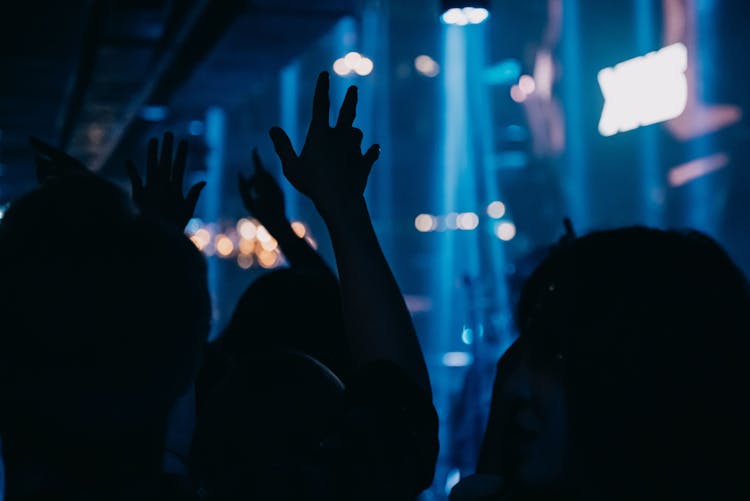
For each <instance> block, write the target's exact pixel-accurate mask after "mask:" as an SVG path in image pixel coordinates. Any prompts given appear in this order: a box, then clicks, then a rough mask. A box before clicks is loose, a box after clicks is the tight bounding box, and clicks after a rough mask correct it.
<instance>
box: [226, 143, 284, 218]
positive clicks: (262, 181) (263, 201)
mask: <svg viewBox="0 0 750 501" xmlns="http://www.w3.org/2000/svg"><path fill="white" fill-rule="evenodd" d="M253 166H254V171H253V173H252V175H251V176H250V177H245V176H243V175H242V173H241V172H240V173H239V174H238V175H237V177H238V184H239V188H240V195H241V196H242V202H243V204H244V205H245V208H246V209H247V210H248V212H249V213H250V214H251V215H253V216H255V217H256V218H258V220H259V221H260V222H261V223H262V224H263V225H264V226H266V227H271V228H279V227H280V225H284V224H287V217H286V208H285V206H284V192H283V191H282V189H281V186H279V183H277V182H276V179H274V177H273V176H272V175H271V174H270V173H269V172H268V171H267V170H266V168H265V167H264V166H263V162H261V160H260V155H258V150H256V149H253Z"/></svg>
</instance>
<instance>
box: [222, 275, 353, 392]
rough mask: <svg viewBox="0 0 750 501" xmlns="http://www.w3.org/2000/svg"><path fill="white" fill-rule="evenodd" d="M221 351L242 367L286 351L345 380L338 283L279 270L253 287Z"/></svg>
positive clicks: (241, 303)
mask: <svg viewBox="0 0 750 501" xmlns="http://www.w3.org/2000/svg"><path fill="white" fill-rule="evenodd" d="M218 345H219V346H220V348H221V350H222V351H224V352H226V353H229V354H231V355H232V356H233V357H236V358H237V359H238V360H240V361H241V360H242V359H245V358H248V357H255V355H256V354H257V353H260V352H263V351H265V350H268V349H286V350H291V351H298V352H302V353H306V354H308V355H310V356H312V357H314V358H316V359H317V360H319V361H321V362H322V363H323V364H325V365H326V366H327V367H329V368H330V369H331V370H333V372H334V373H336V375H338V376H339V377H341V378H342V379H344V380H346V378H347V376H348V375H349V372H350V371H351V356H350V355H349V350H348V347H347V342H346V337H345V332H344V323H343V313H342V310H341V299H340V295H339V287H338V283H337V282H336V280H335V279H334V278H333V277H328V276H325V275H322V274H319V273H314V272H308V271H305V270H297V269H293V268H288V269H283V270H276V271H272V272H270V273H267V274H265V275H263V276H262V277H260V278H258V279H257V280H256V281H255V282H253V283H252V285H250V287H248V289H247V290H246V291H245V293H244V294H243V295H242V297H241V298H240V300H239V301H238V303H237V306H236V307H235V310H234V313H233V315H232V319H231V320H230V322H229V325H228V326H227V328H226V329H225V330H224V332H223V333H222V335H221V337H220V338H219V341H218Z"/></svg>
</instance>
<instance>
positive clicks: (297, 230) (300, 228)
mask: <svg viewBox="0 0 750 501" xmlns="http://www.w3.org/2000/svg"><path fill="white" fill-rule="evenodd" d="M292 231H293V232H294V234H295V235H297V236H298V237H299V238H303V237H304V236H305V234H306V233H307V228H305V225H304V224H302V223H300V222H299V221H294V222H293V223H292Z"/></svg>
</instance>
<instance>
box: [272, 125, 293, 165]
mask: <svg viewBox="0 0 750 501" xmlns="http://www.w3.org/2000/svg"><path fill="white" fill-rule="evenodd" d="M268 135H269V136H271V141H272V142H273V147H274V149H275V150H276V154H277V155H278V156H279V158H280V159H281V162H282V163H284V164H290V163H292V162H293V161H294V160H296V159H297V154H296V153H295V152H294V147H293V146H292V141H291V140H290V139H289V136H287V134H286V132H284V130H283V129H282V128H281V127H271V130H270V131H268Z"/></svg>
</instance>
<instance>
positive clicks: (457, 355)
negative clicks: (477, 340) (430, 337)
mask: <svg viewBox="0 0 750 501" xmlns="http://www.w3.org/2000/svg"><path fill="white" fill-rule="evenodd" d="M442 361H443V365H444V366H446V367H467V366H469V365H471V364H473V363H474V355H472V354H471V353H469V352H467V351H449V352H447V353H445V354H443V358H442Z"/></svg>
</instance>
